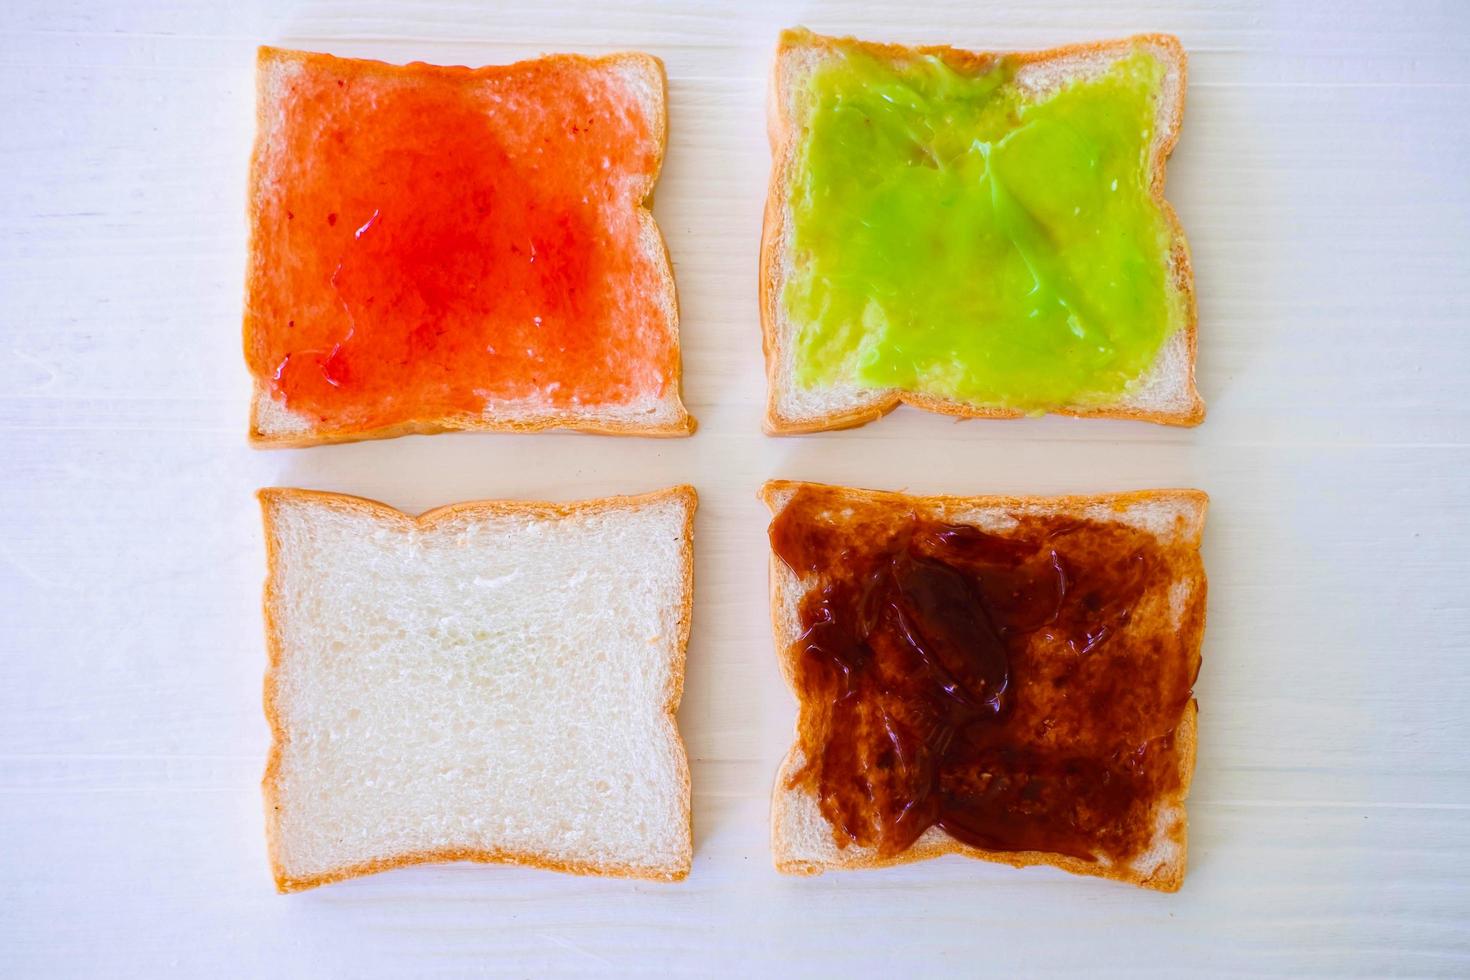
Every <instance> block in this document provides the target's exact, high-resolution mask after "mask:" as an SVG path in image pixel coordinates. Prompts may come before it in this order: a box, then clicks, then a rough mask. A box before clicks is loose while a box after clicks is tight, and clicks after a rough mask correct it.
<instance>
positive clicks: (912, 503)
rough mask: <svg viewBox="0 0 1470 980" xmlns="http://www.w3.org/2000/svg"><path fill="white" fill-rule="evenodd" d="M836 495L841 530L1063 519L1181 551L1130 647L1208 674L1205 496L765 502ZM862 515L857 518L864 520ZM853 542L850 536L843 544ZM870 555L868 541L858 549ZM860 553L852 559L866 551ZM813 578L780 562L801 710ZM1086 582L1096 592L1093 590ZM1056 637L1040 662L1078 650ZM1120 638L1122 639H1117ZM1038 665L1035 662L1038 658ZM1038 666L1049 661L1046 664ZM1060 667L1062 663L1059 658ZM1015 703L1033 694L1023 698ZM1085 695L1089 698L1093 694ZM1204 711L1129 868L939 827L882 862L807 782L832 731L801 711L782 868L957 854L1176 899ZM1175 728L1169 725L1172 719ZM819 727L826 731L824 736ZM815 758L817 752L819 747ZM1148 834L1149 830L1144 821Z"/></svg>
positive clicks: (778, 601)
mask: <svg viewBox="0 0 1470 980" xmlns="http://www.w3.org/2000/svg"><path fill="white" fill-rule="evenodd" d="M810 492H816V493H820V494H827V495H828V497H826V498H823V499H824V501H825V506H826V507H827V509H825V510H823V511H821V514H822V519H823V520H827V519H829V518H830V519H832V520H835V521H838V522H842V521H847V520H853V521H857V522H861V521H864V520H867V519H869V518H871V517H872V516H873V515H875V514H878V515H894V514H900V515H913V516H916V517H919V518H924V519H932V520H937V521H942V522H945V523H946V524H952V525H962V526H970V527H975V528H978V529H980V530H982V531H985V532H987V533H990V534H997V535H1005V534H1006V533H1007V531H1008V530H1010V529H1013V528H1015V527H1017V525H1018V522H1019V521H1024V520H1026V519H1027V518H1029V517H1038V516H1039V517H1056V516H1062V517H1065V518H1066V519H1067V520H1069V521H1071V520H1087V521H1095V522H1118V523H1120V524H1122V525H1125V526H1126V527H1128V528H1133V529H1139V530H1142V531H1144V532H1146V533H1148V534H1150V535H1153V536H1155V537H1156V539H1157V540H1158V541H1159V543H1160V544H1161V546H1162V547H1165V548H1167V549H1170V550H1171V552H1172V554H1174V555H1175V556H1176V559H1175V561H1176V562H1177V564H1176V565H1175V566H1174V567H1173V568H1172V569H1171V571H1172V572H1173V578H1172V582H1171V583H1170V584H1169V585H1168V587H1167V588H1165V589H1161V590H1155V591H1156V593H1157V594H1152V595H1146V596H1145V598H1144V600H1142V601H1141V602H1140V603H1139V605H1138V606H1137V607H1136V608H1135V609H1134V610H1132V612H1133V619H1132V621H1131V622H1130V623H1129V624H1128V626H1127V627H1126V635H1125V636H1124V637H1122V639H1124V641H1125V642H1127V643H1129V644H1135V643H1148V644H1152V643H1154V642H1155V641H1156V639H1157V638H1158V637H1164V636H1170V637H1173V636H1177V637H1178V641H1177V651H1178V656H1180V657H1181V658H1184V662H1183V663H1181V664H1177V665H1175V666H1176V667H1177V668H1178V669H1181V670H1183V671H1185V672H1186V674H1187V679H1188V680H1190V681H1191V682H1192V679H1193V677H1194V675H1195V673H1196V672H1197V671H1198V666H1199V649H1200V642H1201V639H1202V636H1203V631H1204V617H1205V591H1206V583H1205V576H1204V569H1203V566H1202V565H1201V564H1200V561H1199V553H1198V548H1199V543H1200V537H1201V533H1202V531H1203V524H1204V516H1205V509H1206V505H1207V501H1208V498H1207V497H1206V496H1205V494H1203V493H1201V492H1200V491H1197V490H1152V491H1139V492H1133V493H1119V494H1104V495H1097V496H1071V497H1004V496H980V497H941V496H931V497H914V496H907V495H904V494H898V493H886V492H879V491H870V490H856V489H850V488H845V487H827V486H823V485H821V484H810V483H802V482H797V481H785V480H777V481H771V482H768V483H767V484H766V485H765V486H764V487H763V488H762V490H761V498H762V500H763V501H764V502H765V503H766V505H767V506H768V507H769V508H770V510H771V512H772V514H773V516H774V517H779V516H780V515H781V513H782V511H783V510H784V509H785V508H786V507H787V506H788V504H790V503H791V502H792V501H793V499H794V498H796V497H797V495H798V494H800V493H810ZM854 515H856V516H854ZM842 540H843V541H844V542H846V539H842ZM852 545H853V547H854V548H855V549H861V548H862V544H861V543H860V542H852ZM856 553H857V552H856V551H854V552H849V553H848V554H856ZM813 582H814V580H812V579H811V577H810V576H809V575H803V576H798V575H797V574H796V573H795V572H793V571H792V569H791V568H790V567H788V566H787V565H786V564H785V562H783V561H782V560H781V559H780V558H779V557H777V555H776V553H775V551H774V550H773V551H772V555H771V561H770V588H771V620H772V627H773V632H774V639H775V647H776V651H777V656H778V658H779V661H780V666H781V672H782V676H783V677H784V678H785V679H786V682H787V684H788V686H789V687H790V688H791V690H792V691H793V693H795V694H796V696H797V700H798V702H799V703H801V702H802V693H801V691H802V688H801V683H800V677H801V674H800V665H799V658H800V657H801V655H802V654H801V650H800V644H799V642H798V641H799V639H800V638H801V637H802V635H803V629H804V627H803V621H802V615H801V608H802V601H803V597H804V596H805V595H806V594H807V592H808V589H809V588H810V587H812V585H813ZM1082 585H1084V586H1085V585H1086V583H1085V582H1084V583H1082ZM1052 639H1053V638H1052V637H1050V636H1046V637H1045V638H1044V640H1042V641H1036V640H1033V641H1031V643H1032V647H1031V650H1033V651H1034V650H1037V649H1038V648H1039V649H1040V650H1041V651H1042V652H1041V654H1040V657H1042V658H1046V657H1058V656H1060V657H1072V656H1075V650H1067V649H1065V648H1064V647H1059V648H1058V650H1057V651H1053V650H1052V649H1051V648H1050V647H1049V646H1047V645H1046V644H1047V643H1048V642H1049V641H1051V640H1052ZM1118 639H1119V637H1115V638H1114V639H1113V640H1112V641H1111V642H1114V643H1116V642H1118ZM1031 656H1035V654H1031ZM1036 662H1039V663H1046V660H1044V659H1039V660H1037V661H1036ZM1054 662H1055V661H1054ZM1026 683H1027V680H1026V678H1024V677H1016V676H1012V678H1011V685H1012V688H1013V690H1017V691H1018V690H1020V689H1021V688H1023V687H1024V685H1025V684H1026ZM1012 696H1013V697H1017V698H1019V697H1023V696H1024V695H1022V694H1019V693H1016V694H1013V695H1012ZM1078 697H1080V698H1084V699H1085V698H1086V697H1087V692H1086V691H1083V692H1081V693H1080V694H1079V695H1078ZM1196 716H1197V705H1196V702H1195V701H1194V699H1193V697H1192V696H1190V697H1189V698H1188V700H1187V703H1186V704H1184V705H1183V708H1182V711H1181V712H1180V713H1179V715H1178V717H1177V721H1174V722H1172V723H1173V724H1174V727H1173V730H1172V733H1171V735H1170V736H1169V737H1170V742H1171V745H1172V748H1171V750H1170V751H1171V752H1172V754H1173V758H1174V759H1175V760H1177V765H1178V770H1177V782H1176V783H1175V784H1174V785H1173V786H1172V787H1171V788H1170V789H1169V790H1168V791H1167V792H1166V793H1164V794H1163V795H1162V796H1161V798H1158V799H1156V800H1153V801H1152V802H1151V811H1150V812H1151V813H1152V824H1151V827H1152V832H1151V835H1150V834H1145V835H1144V838H1145V840H1146V843H1145V845H1144V846H1142V847H1141V848H1140V849H1139V850H1138V851H1137V853H1135V854H1133V855H1132V856H1131V857H1130V859H1129V860H1127V861H1126V862H1117V861H1113V860H1111V859H1109V858H1108V857H1106V856H1104V855H1101V854H1094V855H1093V859H1092V860H1087V859H1084V858H1083V857H1079V856H1076V855H1069V854H1064V853H1056V852H1053V851H1049V850H997V849H985V848H980V847H974V846H970V845H968V844H965V843H961V842H960V841H959V840H956V839H955V838H954V837H952V836H950V835H949V834H947V833H945V832H944V831H943V830H942V829H940V828H939V827H937V826H930V827H928V829H927V830H925V831H924V832H923V833H922V835H921V836H919V837H918V838H917V839H916V840H915V841H914V842H913V843H912V844H911V845H910V846H908V847H907V848H906V849H904V850H902V851H901V852H899V853H897V854H891V855H882V854H880V853H879V852H878V850H877V849H876V848H874V847H870V846H859V845H858V844H855V843H853V842H852V841H851V840H850V839H848V838H846V837H845V836H844V835H843V834H842V833H841V832H840V831H839V830H838V829H837V827H836V825H834V823H833V822H832V820H831V819H829V817H828V815H827V813H826V811H824V809H823V806H822V805H821V803H820V802H819V798H818V796H817V793H816V791H815V790H814V789H813V788H812V787H811V786H810V785H808V784H807V783H806V782H804V780H803V778H802V777H803V774H804V770H805V769H806V767H807V756H806V753H805V752H804V749H803V744H804V743H806V744H812V743H811V741H810V736H811V735H812V733H813V732H814V731H820V730H821V729H820V725H821V724H822V722H820V721H819V720H814V719H815V718H816V716H815V715H813V716H811V717H809V716H808V713H807V712H806V711H802V712H801V713H800V714H799V717H798V721H797V738H796V741H795V743H794V744H793V746H792V748H791V750H790V752H789V753H788V754H787V756H786V758H785V759H784V760H783V762H782V763H781V765H780V768H779V771H778V774H777V777H776V783H775V787H774V791H773V796H772V805H771V844H772V851H773V855H774V859H775V865H776V868H777V869H778V870H779V871H781V872H783V873H786V874H793V875H813V874H820V873H822V872H824V871H829V870H841V869H861V868H877V867H886V866H891V865H897V864H905V863H909V862H913V861H922V860H926V859H929V858H935V857H940V856H942V855H947V854H957V855H961V856H965V857H970V858H976V859H979V860H984V861H993V862H998V863H1003V864H1009V865H1012V866H1015V867H1018V868H1019V867H1025V866H1029V865H1051V866H1054V867H1058V868H1062V869H1064V870H1066V871H1070V872H1073V873H1076V874H1082V875H1092V876H1098V877H1103V878H1111V879H1115V880H1118V881H1123V882H1127V883H1130V884H1134V885H1139V886H1142V887H1145V888H1151V889H1157V890H1160V891H1176V890H1178V888H1179V887H1180V885H1181V884H1182V882H1183V879H1184V872H1185V861H1186V847H1187V829H1188V822H1187V814H1186V812H1185V806H1184V801H1185V798H1186V796H1187V795H1188V792H1189V785H1190V781H1191V778H1192V775H1193V771H1194V761H1195V747H1196ZM1052 724H1057V725H1058V726H1059V728H1058V730H1065V727H1066V725H1067V724H1068V722H1067V721H1066V720H1064V719H1063V720H1057V719H1048V720H1047V721H1046V722H1045V726H1046V727H1047V729H1048V731H1050V730H1051V725H1052ZM1161 724H1164V722H1161ZM813 726H815V727H813ZM814 751H815V750H814ZM1144 826H1145V829H1147V827H1148V826H1149V825H1147V824H1145V825H1144Z"/></svg>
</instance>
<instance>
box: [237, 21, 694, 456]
mask: <svg viewBox="0 0 1470 980" xmlns="http://www.w3.org/2000/svg"><path fill="white" fill-rule="evenodd" d="M256 87H257V93H256V139H255V147H254V152H253V154H252V158H251V166H250V185H249V195H248V202H247V218H248V223H249V227H250V244H249V259H248V263H247V270H246V290H245V293H246V295H245V312H244V331H243V332H244V349H245V358H246V363H247V366H248V367H249V369H250V373H251V376H252V378H253V382H254V390H253V394H252V400H251V412H250V429H249V434H250V440H251V442H252V443H253V444H254V445H257V446H266V447H283V446H306V445H315V444H320V443H332V442H349V441H355V440H359V439H376V438H389V437H393V436H398V435H406V434H412V433H435V432H445V431H451V430H493V431H509V432H534V431H540V430H544V429H551V428H564V429H574V430H579V431H585V432H598V433H608V434H621V435H651V436H680V435H687V434H689V433H690V432H692V431H693V428H694V420H693V418H692V417H691V416H690V415H689V413H688V412H687V411H686V410H685V408H684V405H683V403H682V401H681V399H680V356H679V331H678V301H677V295H676V292H675V285H674V276H673V271H672V266H671V263H670V260H669V255H668V251H667V249H666V247H665V244H664V241H663V237H662V235H661V234H660V232H659V229H658V226H657V224H655V222H654V219H653V215H652V212H651V210H650V207H651V203H652V194H653V188H654V184H655V183H656V181H657V179H658V174H659V170H660V168H661V166H662V162H663V155H664V150H665V147H666V145H667V138H668V113H667V107H666V89H667V81H666V78H665V75H664V68H663V63H662V62H661V61H660V60H659V59H657V58H655V57H653V56H651V55H647V54H640V53H623V54H613V55H607V56H603V57H595V58H594V57H584V56H580V55H552V56H548V57H544V58H539V59H534V60H531V61H524V62H519V63H516V64H512V65H502V66H490V67H484V68H473V69H471V68H458V67H440V66H436V65H426V64H422V63H415V64H412V65H390V64H385V63H382V62H378V61H369V60H360V59H350V58H337V57H333V56H330V55H326V54H317V53H310V52H302V51H289V50H283V49H278V48H270V47H264V48H261V49H260V53H259V58H258V66H257V81H256ZM596 140H602V141H603V142H596ZM538 247H539V252H538ZM538 263H539V264H538Z"/></svg>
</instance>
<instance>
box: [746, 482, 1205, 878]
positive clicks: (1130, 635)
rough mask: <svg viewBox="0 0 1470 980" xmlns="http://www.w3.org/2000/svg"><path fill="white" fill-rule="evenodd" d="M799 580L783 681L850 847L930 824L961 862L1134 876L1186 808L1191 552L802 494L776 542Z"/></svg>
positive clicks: (885, 843)
mask: <svg viewBox="0 0 1470 980" xmlns="http://www.w3.org/2000/svg"><path fill="white" fill-rule="evenodd" d="M770 537H771V544H772V547H773V548H774V550H775V553H776V555H777V556H778V557H779V558H780V559H781V560H782V561H783V562H785V563H786V565H787V566H788V567H790V568H791V569H792V570H793V571H794V572H795V573H796V574H797V575H798V576H800V577H801V578H802V579H803V581H804V583H805V584H806V585H807V590H806V592H805V593H804V595H803V597H802V599H801V603H800V617H801V630H802V632H801V635H800V639H799V640H798V641H797V644H796V650H795V655H796V660H795V682H796V686H797V690H798V693H799V695H800V701H801V717H800V721H799V732H800V736H799V737H800V745H801V749H802V752H803V755H804V758H805V760H806V762H805V765H804V767H803V768H802V769H801V770H800V771H799V772H798V773H797V774H796V776H795V777H794V779H793V785H799V786H805V787H807V788H809V789H810V790H811V791H812V792H813V793H814V794H815V795H816V797H817V799H818V801H819V804H820V806H821V810H822V813H823V814H824V815H825V816H826V818H827V819H828V821H829V822H830V823H831V824H832V827H833V831H834V834H835V836H836V839H837V842H838V844H839V845H841V846H847V845H849V844H856V845H859V846H863V847H873V848H876V849H877V851H878V853H879V855H880V856H884V857H887V856H892V855H894V854H897V853H899V852H901V851H903V850H905V849H906V848H908V847H909V845H911V844H912V843H913V842H914V841H916V840H917V839H918V838H919V836H920V835H921V834H923V833H924V831H925V830H927V829H928V828H929V827H931V826H936V827H939V828H940V829H942V830H943V831H944V832H946V833H947V834H949V835H950V836H951V837H953V838H955V839H957V840H959V841H961V842H963V843H966V844H969V845H972V846H974V847H979V848H984V849H988V850H997V851H1030V850H1036V851H1047V852H1051V853H1056V854H1065V855H1069V856H1071V857H1075V858H1079V859H1081V860H1085V861H1096V860H1098V859H1105V860H1107V861H1109V862H1113V863H1116V862H1122V861H1127V860H1128V859H1129V858H1130V857H1133V856H1136V855H1138V854H1140V853H1141V852H1142V851H1143V850H1145V849H1146V848H1147V846H1148V845H1149V844H1150V842H1151V841H1152V840H1153V838H1154V835H1155V816H1154V814H1155V806H1156V804H1157V803H1158V801H1159V800H1160V799H1161V798H1163V797H1165V796H1167V795H1168V794H1170V793H1171V792H1173V791H1177V790H1178V789H1179V787H1180V780H1181V760H1180V754H1179V751H1178V747H1177V740H1176V738H1175V731H1176V728H1177V726H1178V725H1179V723H1180V720H1181V718H1182V715H1183V712H1184V711H1185V710H1186V709H1187V707H1188V706H1189V705H1190V703H1191V699H1192V694H1191V688H1192V686H1193V684H1194V678H1195V674H1196V673H1197V671H1198V669H1199V646H1198V644H1199V636H1200V632H1201V630H1202V629H1203V619H1202V617H1203V594H1202V591H1201V592H1198V593H1197V598H1196V599H1193V600H1190V601H1189V602H1188V603H1186V608H1185V610H1184V613H1183V617H1182V619H1181V621H1180V622H1179V624H1178V628H1177V629H1176V628H1173V627H1172V626H1171V625H1170V621H1169V614H1168V613H1167V612H1166V610H1167V609H1168V605H1169V601H1170V600H1169V592H1170V588H1171V584H1172V583H1173V582H1175V581H1176V580H1177V579H1178V578H1179V576H1180V573H1181V572H1183V573H1184V574H1185V576H1186V577H1187V576H1188V575H1189V574H1191V573H1193V572H1196V571H1197V570H1198V554H1197V552H1196V551H1194V550H1193V549H1187V548H1184V547H1183V546H1179V547H1178V548H1177V550H1176V549H1175V546H1173V545H1168V544H1164V543H1161V540H1160V539H1159V538H1158V537H1156V536H1154V535H1153V534H1150V533H1147V532H1144V531H1140V530H1137V529H1134V528H1131V527H1128V526H1126V525H1124V524H1121V523H1116V522H1111V521H1089V520H1075V519H1070V518H1064V517H1036V516H1025V515H1022V516H1019V517H1018V518H1017V522H1016V524H1015V526H1014V527H1013V528H1009V529H1007V530H1005V531H1004V533H986V532H983V531H980V530H977V529H976V528H975V527H973V526H968V525H960V524H948V523H944V522H941V521H936V520H932V519H928V518H925V517H921V516H919V515H917V514H916V513H913V512H904V511H902V510H896V509H895V508H893V507H892V506H887V507H884V506H875V505H873V504H871V503H864V502H861V501H854V500H853V499H852V498H850V497H847V496H842V495H840V492H839V491H834V490H828V489H820V488H810V487H808V488H803V489H800V490H798V491H797V492H796V495H795V496H794V497H793V498H792V499H791V501H790V502H789V503H788V504H787V506H786V507H785V508H784V509H783V510H782V511H781V512H780V513H779V514H778V515H777V517H776V519H775V520H774V522H773V523H772V525H771V528H770Z"/></svg>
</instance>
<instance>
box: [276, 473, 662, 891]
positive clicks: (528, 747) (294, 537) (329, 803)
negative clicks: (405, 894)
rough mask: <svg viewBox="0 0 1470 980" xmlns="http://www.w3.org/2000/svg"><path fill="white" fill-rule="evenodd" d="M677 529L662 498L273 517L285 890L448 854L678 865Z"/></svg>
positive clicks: (307, 508) (281, 510)
mask: <svg viewBox="0 0 1470 980" xmlns="http://www.w3.org/2000/svg"><path fill="white" fill-rule="evenodd" d="M685 517H686V515H685V504H684V503H683V502H681V501H679V500H672V499H663V500H655V501H651V502H645V503H641V504H638V505H636V506H631V507H630V506H629V504H628V503H627V502H623V503H622V504H621V505H616V506H612V507H609V508H608V509H596V510H590V511H589V510H584V511H580V512H577V513H575V514H573V515H572V516H556V517H553V516H535V515H528V514H524V513H521V514H505V515H487V514H485V513H484V512H478V513H470V514H466V515H452V516H446V517H441V518H439V519H438V520H437V521H435V522H434V523H432V524H430V525H428V526H414V525H412V524H411V523H410V522H409V521H407V520H399V521H396V522H392V521H388V520H385V519H383V518H381V517H377V516H374V515H372V514H370V513H357V512H353V511H350V510H345V509H342V508H334V507H332V506H330V505H326V504H322V503H319V502H312V501H305V500H287V501H282V502H281V503H280V504H279V507H278V510H277V512H276V522H275V533H276V535H277V547H278V549H279V550H278V566H277V572H278V578H277V580H276V593H275V594H276V606H275V610H276V617H277V627H278V629H279V631H280V665H279V670H278V674H277V679H278V685H279V686H278V692H277V705H278V710H279V713H280V724H281V729H282V731H283V733H284V744H283V745H282V746H281V751H282V756H281V768H280V785H279V794H278V798H277V800H276V803H277V805H278V806H279V807H280V810H279V811H278V812H277V813H276V814H275V815H274V819H275V821H276V830H277V834H276V845H277V848H278V858H279V860H280V862H281V864H282V867H283V870H284V871H285V873H286V874H288V875H290V876H292V877H307V876H311V875H314V874H320V873H325V872H329V871H331V870H333V869H338V868H342V867H344V866H350V865H354V864H358V863H361V862H368V861H374V860H379V859H384V858H392V857H395V856H398V855H404V854H408V853H412V852H424V851H437V850H444V849H457V848H463V849H473V850H479V851H496V852H503V853H511V854H515V853H518V854H522V855H532V856H535V857H537V858H539V859H541V860H544V861H550V862H570V863H576V864H587V863H596V864H606V865H617V866H620V867H623V868H627V869H637V868H642V867H649V868H659V867H668V866H670V865H675V864H677V863H678V862H679V861H681V860H682V857H681V856H682V855H683V854H685V853H686V852H687V849H688V823H687V819H688V818H687V810H686V809H685V803H684V799H683V797H684V793H685V782H684V780H685V775H684V774H685V763H684V758H683V749H682V746H681V745H680V743H679V741H678V737H677V734H676V732H675V730H674V728H673V723H672V719H671V718H670V717H669V715H668V711H667V709H668V702H669V700H670V696H671V690H672V685H673V683H674V678H673V677H672V672H673V671H674V670H675V665H676V662H678V660H679V652H680V651H679V635H678V634H679V621H680V617H681V613H682V605H683V593H684V559H683V551H684V524H685ZM680 669H681V668H680Z"/></svg>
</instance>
